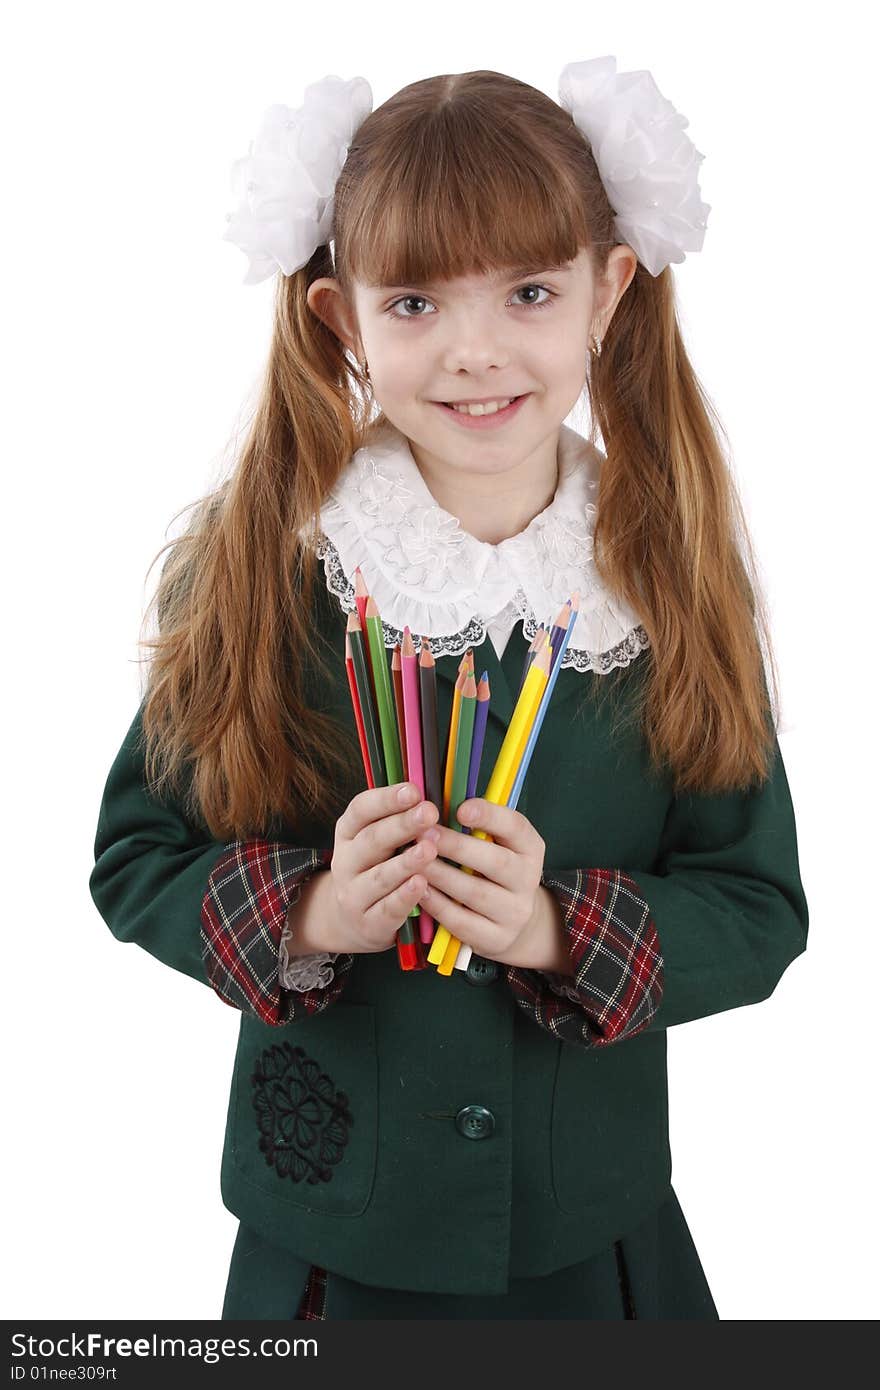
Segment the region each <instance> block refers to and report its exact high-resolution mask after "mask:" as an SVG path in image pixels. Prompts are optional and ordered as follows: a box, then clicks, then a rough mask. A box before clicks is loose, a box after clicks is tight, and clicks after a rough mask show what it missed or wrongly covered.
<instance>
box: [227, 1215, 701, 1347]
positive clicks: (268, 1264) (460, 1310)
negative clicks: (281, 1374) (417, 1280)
mask: <svg viewBox="0 0 880 1390" xmlns="http://www.w3.org/2000/svg"><path fill="white" fill-rule="evenodd" d="M669 1191H670V1195H669V1197H668V1198H667V1200H666V1201H665V1202H663V1204H662V1205H661V1206H660V1207H658V1208H657V1210H656V1211H655V1212H654V1213H653V1214H652V1215H651V1216H650V1217H648V1218H647V1220H645V1221H643V1222H642V1223H641V1224H640V1225H639V1226H637V1227H636V1228H635V1230H633V1231H631V1232H629V1234H628V1235H625V1236H622V1237H621V1238H620V1239H619V1240H616V1241H614V1243H613V1244H612V1245H611V1246H610V1247H608V1248H607V1249H605V1250H601V1251H600V1252H599V1253H598V1254H597V1255H592V1256H590V1258H589V1259H587V1260H583V1261H581V1262H580V1263H579V1264H574V1265H567V1266H566V1267H565V1268H564V1269H557V1270H555V1271H554V1272H553V1273H552V1274H546V1275H542V1276H540V1277H534V1278H529V1279H511V1280H510V1282H509V1289H508V1292H507V1293H501V1294H487V1295H476V1294H449V1293H414V1292H412V1291H409V1290H405V1289H385V1288H378V1287H375V1286H373V1285H371V1284H360V1283H357V1282H356V1281H355V1280H354V1279H347V1278H345V1277H343V1276H342V1275H341V1274H336V1273H334V1271H333V1270H324V1269H322V1268H320V1267H318V1266H315V1265H313V1264H312V1263H311V1262H310V1261H308V1260H302V1259H300V1258H299V1256H297V1255H295V1254H294V1253H293V1252H292V1251H290V1250H284V1249H282V1248H281V1247H279V1246H276V1245H271V1244H270V1243H269V1242H268V1241H266V1240H264V1239H263V1237H262V1236H261V1235H258V1234H257V1232H255V1231H253V1230H251V1229H249V1228H248V1227H246V1226H244V1225H243V1224H241V1223H239V1228H238V1233H237V1235H236V1238H235V1245H234V1248H233V1251H232V1259H231V1261H230V1266H229V1277H228V1279H227V1284H226V1296H225V1299H224V1302H223V1312H222V1314H221V1317H222V1318H224V1319H264V1318H265V1319H288V1318H290V1319H307V1320H312V1321H318V1320H326V1321H339V1320H341V1319H346V1318H349V1319H350V1318H370V1319H373V1318H415V1319H420V1318H447V1319H448V1318H555V1319H560V1318H590V1319H602V1320H606V1321H607V1320H617V1319H623V1318H655V1319H656V1318H662V1319H694V1318H698V1319H705V1320H710V1321H717V1320H718V1310H717V1309H716V1307H715V1303H714V1300H713V1298H712V1294H711V1292H710V1290H709V1285H708V1284H707V1282H706V1276H705V1274H704V1273H703V1267H702V1265H701V1263H700V1258H699V1256H698V1254H697V1251H696V1248H695V1246H694V1242H693V1240H692V1238H691V1233H690V1231H689V1230H688V1226H687V1222H686V1221H685V1219H684V1213H683V1212H682V1210H681V1207H680V1206H679V1203H678V1198H677V1197H676V1195H675V1193H674V1192H673V1191H672V1189H671V1188H670V1190H669Z"/></svg>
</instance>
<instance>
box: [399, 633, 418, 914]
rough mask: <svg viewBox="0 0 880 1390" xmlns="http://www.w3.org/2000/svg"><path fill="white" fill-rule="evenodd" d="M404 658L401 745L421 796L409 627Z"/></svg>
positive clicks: (415, 664) (414, 673) (414, 669)
mask: <svg viewBox="0 0 880 1390" xmlns="http://www.w3.org/2000/svg"><path fill="white" fill-rule="evenodd" d="M398 650H399V651H400V661H401V667H402V670H401V673H400V677H401V746H402V747H403V748H404V749H405V751H406V765H407V768H408V769H409V770H408V771H407V772H406V774H405V776H406V778H407V780H408V781H410V782H413V783H414V784H415V786H417V787H418V789H419V792H420V794H421V796H422V797H424V795H425V773H424V770H423V767H422V724H421V712H420V709H419V666H418V658H417V657H416V649H415V647H414V645H413V639H412V634H411V633H410V630H409V628H408V627H405V628H404V629H403V646H402V648H398ZM409 915H410V917H419V918H420V917H421V915H422V909H421V907H420V906H419V904H418V903H413V905H412V907H411V908H410V910H409Z"/></svg>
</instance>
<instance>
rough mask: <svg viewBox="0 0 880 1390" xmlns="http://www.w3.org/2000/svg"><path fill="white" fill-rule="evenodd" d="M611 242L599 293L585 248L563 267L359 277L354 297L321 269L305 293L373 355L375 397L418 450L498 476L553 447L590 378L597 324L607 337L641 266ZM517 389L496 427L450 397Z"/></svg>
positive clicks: (363, 354) (348, 340) (451, 465)
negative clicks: (378, 281)
mask: <svg viewBox="0 0 880 1390" xmlns="http://www.w3.org/2000/svg"><path fill="white" fill-rule="evenodd" d="M615 252H616V253H619V255H615ZM615 252H612V259H611V261H610V262H609V277H610V278H609V280H608V282H607V284H606V282H603V287H602V292H601V293H597V287H596V286H595V285H594V281H593V275H592V270H591V265H590V259H589V254H588V252H587V251H585V250H582V251H581V252H580V253H579V255H578V256H577V257H576V258H575V259H574V260H573V261H569V262H568V263H567V264H566V265H565V266H563V267H561V268H558V269H553V268H550V267H547V266H543V267H541V266H535V267H533V268H531V269H530V270H525V271H523V272H522V273H510V272H509V271H508V272H501V273H494V274H489V275H469V276H464V277H462V278H459V279H456V280H448V281H445V282H438V283H437V284H433V285H428V284H408V285H382V286H373V285H367V284H363V283H360V282H356V283H355V285H354V287H353V290H354V304H353V305H348V304H347V303H346V302H345V301H344V299H343V297H342V295H341V293H338V292H337V293H333V294H330V295H327V294H326V293H325V291H327V290H330V289H334V288H335V289H336V290H337V291H338V283H337V282H335V281H333V280H330V279H324V280H320V281H316V282H315V284H313V285H312V286H311V287H310V290H309V304H310V306H311V307H312V308H313V309H314V310H315V311H316V312H320V311H321V310H323V312H320V316H321V317H323V318H324V319H325V321H328V322H330V323H331V326H332V327H333V328H334V329H335V331H336V332H337V334H338V336H339V337H340V338H341V339H342V340H343V341H344V342H345V344H346V346H348V347H349V348H350V349H351V350H352V352H354V353H356V355H357V356H358V358H359V359H360V360H361V361H363V360H364V358H366V360H367V362H368V364H369V372H370V380H371V382H372V386H373V391H374V394H375V396H376V399H377V401H378V403H379V405H380V406H381V408H382V409H383V410H384V412H385V414H386V415H387V416H388V418H389V419H390V420H391V422H392V424H394V425H395V426H396V427H397V428H398V429H399V430H401V431H402V432H403V434H405V435H406V436H407V438H408V439H409V440H410V441H411V442H412V444H413V446H414V453H415V454H416V457H418V456H419V454H420V453H421V454H422V455H423V456H424V457H426V458H430V459H432V460H435V461H436V462H438V463H439V464H440V465H441V466H444V465H445V468H447V469H450V470H452V471H453V472H455V473H467V474H471V475H474V474H485V475H493V474H497V473H500V472H507V471H508V470H510V469H515V468H516V467H517V465H520V464H523V463H524V462H525V461H526V460H528V459H529V458H531V457H532V456H534V455H535V454H536V453H538V454H540V453H541V452H542V447H541V446H542V445H543V446H544V448H545V449H546V448H547V447H548V445H549V444H550V443H551V440H552V445H553V448H554V449H555V441H556V439H557V437H558V431H559V427H560V425H561V424H562V422H563V421H564V420H565V418H566V416H567V415H568V414H569V412H570V411H571V410H572V408H573V406H574V405H575V404H576V402H577V400H578V398H579V396H580V394H581V392H582V390H583V388H584V382H585V377H586V371H587V360H588V351H589V343H590V334H591V332H593V331H595V332H597V333H598V334H599V337H600V338H601V337H602V336H603V334H604V332H605V329H606V327H607V324H608V321H609V319H610V316H611V313H613V311H614V308H615V307H616V304H617V301H618V299H619V298H620V295H621V294H622V293H623V290H624V289H625V288H626V286H627V285H628V284H629V281H630V279H631V278H632V274H633V273H634V271H635V255H634V253H633V252H632V251H631V250H630V249H629V248H628V247H626V248H624V247H617V248H615ZM621 257H622V259H621ZM327 299H329V300H330V301H331V303H326V300H327ZM319 306H320V309H319ZM512 396H524V397H525V399H524V400H522V401H521V402H520V403H519V404H518V405H517V406H516V407H515V408H514V409H513V411H511V412H506V413H505V415H503V416H501V417H500V418H496V419H495V420H494V423H492V424H491V426H490V427H489V428H486V427H482V428H472V427H469V426H468V424H467V423H462V421H461V419H460V418H459V417H458V416H457V415H456V413H455V412H454V411H452V410H450V409H449V408H448V407H447V405H446V404H444V402H450V401H456V402H463V401H485V400H487V399H492V400H504V399H507V398H509V397H512ZM484 418H485V417H484Z"/></svg>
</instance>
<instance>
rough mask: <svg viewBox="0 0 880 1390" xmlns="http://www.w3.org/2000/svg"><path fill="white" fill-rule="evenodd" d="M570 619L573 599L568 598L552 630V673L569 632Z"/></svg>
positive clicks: (554, 621) (557, 615)
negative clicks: (564, 638) (563, 640)
mask: <svg viewBox="0 0 880 1390" xmlns="http://www.w3.org/2000/svg"><path fill="white" fill-rule="evenodd" d="M570 617H571V599H570V598H568V599H566V600H565V603H564V604H563V605H562V607H561V608H560V610H559V612H558V613H557V614H556V617H555V618H554V620H553V626H552V627H551V629H550V646H551V648H552V651H553V657H552V659H551V662H550V670H551V671H552V670H553V667H554V664H555V662H556V658H557V657H558V655H559V648H560V647H561V646H562V639H563V637H564V636H565V634H566V632H567V631H568V622H569V619H570Z"/></svg>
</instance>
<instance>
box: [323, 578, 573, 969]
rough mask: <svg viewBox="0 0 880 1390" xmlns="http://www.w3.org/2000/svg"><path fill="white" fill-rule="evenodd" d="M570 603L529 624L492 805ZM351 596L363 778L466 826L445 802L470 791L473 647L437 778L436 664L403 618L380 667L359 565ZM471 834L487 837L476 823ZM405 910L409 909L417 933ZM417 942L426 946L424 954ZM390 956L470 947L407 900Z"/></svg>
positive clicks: (557, 650)
mask: <svg viewBox="0 0 880 1390" xmlns="http://www.w3.org/2000/svg"><path fill="white" fill-rule="evenodd" d="M578 603H579V594H578V593H577V592H575V594H574V595H573V596H572V598H570V599H568V601H567V602H566V603H565V604H564V605H563V607H562V608H561V609H560V611H559V613H558V614H557V615H556V619H555V621H554V622H553V623H552V624H549V625H548V626H547V627H544V626H542V627H539V628H538V631H537V633H536V634H535V637H534V639H533V641H532V644H531V647H530V648H529V651H528V653H527V654H526V658H525V662H524V665H523V672H522V677H521V680H520V689H519V695H518V698H517V702H516V706H515V708H514V711H513V716H512V718H511V721H510V724H509V726H508V729H507V732H506V734H505V737H504V741H503V743H502V745H501V750H500V752H499V754H498V758H497V760H496V763H495V767H494V769H493V771H492V775H491V777H490V779H489V783H488V786H487V788H486V790H485V791H484V792H483V793H482V795H483V798H484V800H486V801H491V802H493V803H494V804H495V805H498V806H511V807H514V808H515V807H516V804H517V801H518V800H519V795H520V792H521V790H522V785H523V782H524V780H525V775H526V772H527V771H528V765H529V762H530V760H531V757H532V753H533V751H534V747H535V743H536V741H537V737H538V734H539V732H540V729H541V724H542V723H543V720H544V715H545V714H546V712H547V706H548V704H549V700H550V696H551V694H552V692H553V687H554V685H555V683H556V678H557V676H558V674H559V670H560V667H561V663H562V657H563V655H564V653H565V649H566V647H567V646H568V639H569V636H570V635H571V631H572V628H573V627H574V623H575V621H576V619H577V612H578ZM355 604H356V611H354V612H352V613H350V614H349V617H348V625H347V630H346V634H345V666H346V672H347V675H348V685H349V690H350V692H351V701H352V708H353V710H354V717H355V724H356V727H357V732H358V741H359V743H360V749H361V757H362V758H363V764H364V772H365V774H366V779H367V786H368V787H382V786H391V785H393V784H394V783H395V782H402V781H409V782H412V783H414V784H415V786H417V787H418V789H419V791H420V792H421V794H422V797H423V798H424V799H426V800H429V801H433V802H434V805H435V806H436V807H437V809H438V811H439V812H440V821H441V824H443V825H446V826H450V827H451V828H452V829H454V830H458V831H461V832H463V833H465V834H467V833H470V832H469V831H468V830H467V828H466V827H465V826H462V825H461V824H460V823H459V821H458V818H457V817H456V815H455V810H456V809H457V808H458V807H459V806H460V805H461V803H462V802H463V801H468V800H469V799H470V798H471V797H473V796H477V795H478V792H477V783H478V779H479V775H480V763H481V760H482V753H483V743H484V739H485V733H486V719H487V716H488V711H489V700H490V689H489V678H488V675H487V673H486V672H485V671H484V672H483V674H482V676H481V678H480V680H479V682H477V681H476V679H475V673H474V659H473V651H472V650H468V651H467V652H466V653H465V655H464V657H463V658H462V661H461V664H460V666H459V671H458V679H457V681H456V684H455V694H454V697H453V703H452V713H451V716H450V721H449V731H448V737H447V739H446V756H445V762H444V770H443V776H442V780H441V773H440V731H439V727H438V720H437V684H436V669H435V665H434V657H433V655H432V653H431V648H430V643H429V642H428V641H426V640H424V639H423V640H422V643H421V652H420V653H419V655H418V656H417V655H416V650H415V644H414V642H413V639H412V634H411V633H410V630H409V627H405V628H404V631H403V642H402V643H398V644H397V645H396V646H395V648H394V652H393V655H392V659H391V670H390V672H389V669H388V659H387V656H386V649H385V641H384V637H383V631H382V618H381V615H380V613H379V610H378V608H377V606H376V602H375V599H373V598H372V597H371V595H370V594H369V592H368V590H367V586H366V583H365V581H364V578H363V575H362V573H361V571H360V568H358V569H357V570H356V571H355ZM473 834H475V835H477V836H478V837H479V838H480V839H484V840H488V839H491V836H490V835H487V834H486V833H485V832H484V831H481V830H476V831H474V832H473ZM403 848H404V849H405V848H406V847H403ZM464 871H465V873H472V872H474V871H473V870H472V869H469V868H465V870H464ZM414 918H418V924H419V927H418V938H417V937H416V932H415V928H414V926H413V920H412V919H414ZM425 946H428V947H430V949H429V951H428V954H427V959H426V958H425V954H424V950H423V947H425ZM397 956H398V961H399V964H400V966H401V969H403V970H423V969H425V968H426V966H427V964H429V963H430V964H432V965H436V966H437V971H438V974H441V975H450V974H451V973H452V970H453V967H458V968H459V969H464V968H465V967H466V966H467V964H468V961H469V960H470V956H471V948H470V947H469V946H466V945H464V944H463V943H462V942H460V941H459V940H458V939H457V938H456V937H454V936H453V935H452V934H451V932H449V931H448V930H447V928H446V927H444V926H441V925H440V924H439V923H436V924H435V922H434V919H433V918H432V917H431V916H430V915H429V914H428V913H427V912H424V911H422V910H421V909H420V908H419V906H418V905H416V906H414V907H413V908H412V909H411V911H410V914H409V917H408V918H407V920H406V922H404V924H403V925H402V926H401V928H400V929H399V931H398V933H397Z"/></svg>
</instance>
